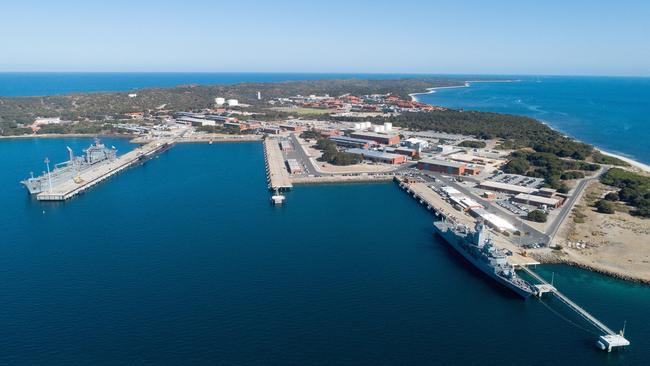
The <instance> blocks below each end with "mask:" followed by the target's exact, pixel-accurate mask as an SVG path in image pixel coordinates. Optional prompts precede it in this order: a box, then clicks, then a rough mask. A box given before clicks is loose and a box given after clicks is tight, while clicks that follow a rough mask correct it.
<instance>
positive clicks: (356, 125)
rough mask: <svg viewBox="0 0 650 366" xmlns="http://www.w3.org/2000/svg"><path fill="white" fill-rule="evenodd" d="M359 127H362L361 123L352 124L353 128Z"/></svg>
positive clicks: (358, 128)
mask: <svg viewBox="0 0 650 366" xmlns="http://www.w3.org/2000/svg"><path fill="white" fill-rule="evenodd" d="M361 128H362V127H361V123H355V124H354V129H355V130H360V129H361Z"/></svg>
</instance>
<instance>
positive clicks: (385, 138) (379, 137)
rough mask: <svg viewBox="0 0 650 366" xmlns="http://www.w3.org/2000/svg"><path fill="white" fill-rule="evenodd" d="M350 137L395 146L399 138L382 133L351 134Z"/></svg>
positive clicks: (359, 132)
mask: <svg viewBox="0 0 650 366" xmlns="http://www.w3.org/2000/svg"><path fill="white" fill-rule="evenodd" d="M350 136H351V137H354V138H358V139H363V140H372V141H375V142H377V143H380V144H384V145H397V144H399V141H400V138H399V135H388V134H384V133H376V132H361V131H358V132H353V133H352V134H351V135H350Z"/></svg>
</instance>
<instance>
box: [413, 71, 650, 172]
mask: <svg viewBox="0 0 650 366" xmlns="http://www.w3.org/2000/svg"><path fill="white" fill-rule="evenodd" d="M516 81H518V80H468V81H465V84H464V85H456V86H440V87H435V88H427V89H426V90H427V91H426V92H423V93H411V94H409V96H410V97H411V99H412V100H413V101H416V102H420V101H419V100H418V98H417V96H418V95H423V94H433V93H435V92H436V90H440V89H456V88H468V87H470V86H471V85H472V83H512V82H516ZM540 122H541V123H544V124H545V125H547V126H548V127H550V128H552V129H554V130H556V131H558V130H557V129H555V128H553V127H552V126H551V125H550V124H549V123H547V122H544V121H540ZM558 132H561V133H564V132H562V131H558ZM566 136H567V137H570V138H573V139H575V140H576V141H580V140H578V139H576V138H575V137H573V136H569V135H566ZM595 149H596V150H598V151H599V152H601V153H602V154H603V155H607V156H611V157H614V158H618V159H621V160H623V161H624V162H626V163H628V164H630V165H631V166H633V167H635V168H637V169H640V170H642V171H644V172H646V173H650V165H648V164H644V163H642V162H640V161H636V160H634V159H632V158H629V157H626V156H623V155H619V154H614V153H611V152H608V151H605V150H602V149H600V148H598V147H595Z"/></svg>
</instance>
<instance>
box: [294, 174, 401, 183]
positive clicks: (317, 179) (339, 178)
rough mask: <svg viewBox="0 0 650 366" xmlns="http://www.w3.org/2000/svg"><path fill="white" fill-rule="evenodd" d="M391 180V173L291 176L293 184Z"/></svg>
mask: <svg viewBox="0 0 650 366" xmlns="http://www.w3.org/2000/svg"><path fill="white" fill-rule="evenodd" d="M392 180H393V176H392V175H353V176H346V175H343V174H338V175H321V176H313V177H292V178H291V182H292V183H293V184H296V185H297V184H325V183H372V182H390V181H392Z"/></svg>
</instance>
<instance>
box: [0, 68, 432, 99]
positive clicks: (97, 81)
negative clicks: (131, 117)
mask: <svg viewBox="0 0 650 366" xmlns="http://www.w3.org/2000/svg"><path fill="white" fill-rule="evenodd" d="M413 76H418V75H413V74H340V73H317V74H315V73H259V72H258V73H255V72H251V73H241V72H239V73H237V72H233V73H183V72H131V73H128V72H127V73H125V72H121V73H120V72H116V73H111V72H108V73H96V72H95V73H93V72H91V73H87V72H64V73H60V72H31V73H30V72H19V73H8V72H0V96H10V97H16V96H41V95H57V94H69V93H84V92H111V91H131V90H136V89H142V88H157V87H174V86H178V85H187V84H203V85H209V84H235V83H242V82H280V81H295V80H320V79H337V78H351V77H356V78H364V79H385V78H399V77H413ZM420 76H422V75H420Z"/></svg>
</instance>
